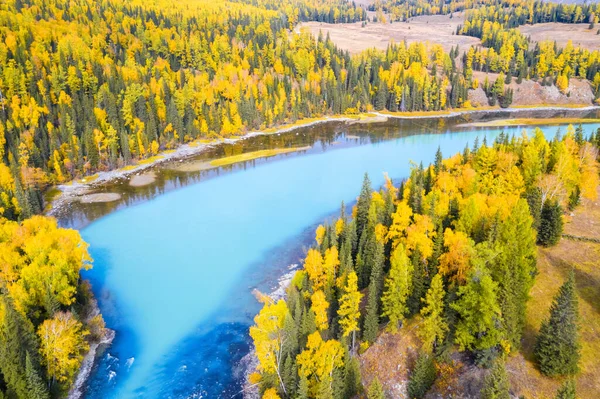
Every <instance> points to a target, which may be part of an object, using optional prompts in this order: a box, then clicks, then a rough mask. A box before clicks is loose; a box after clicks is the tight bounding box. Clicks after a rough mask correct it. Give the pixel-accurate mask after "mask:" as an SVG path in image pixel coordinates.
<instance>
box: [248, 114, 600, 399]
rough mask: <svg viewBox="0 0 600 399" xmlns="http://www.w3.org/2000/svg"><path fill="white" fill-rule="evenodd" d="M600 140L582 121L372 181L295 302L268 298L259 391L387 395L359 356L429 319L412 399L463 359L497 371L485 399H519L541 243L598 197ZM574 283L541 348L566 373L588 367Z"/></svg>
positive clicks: (540, 363) (332, 234)
mask: <svg viewBox="0 0 600 399" xmlns="http://www.w3.org/2000/svg"><path fill="white" fill-rule="evenodd" d="M598 133H600V132H598ZM597 138H598V137H597V134H595V133H594V134H592V135H591V136H590V137H588V138H587V139H584V135H583V131H582V129H580V128H578V129H574V128H573V127H572V126H569V128H568V130H567V132H566V134H565V135H564V136H563V137H561V134H560V130H559V131H558V133H557V135H556V137H554V138H553V139H552V140H550V141H548V140H546V138H545V137H544V136H543V134H542V132H541V131H540V130H539V129H536V130H535V131H534V132H533V135H532V136H531V137H528V136H527V135H526V134H523V136H522V137H512V138H509V137H508V136H506V135H500V136H499V137H498V138H497V139H496V140H495V141H494V143H490V144H488V143H486V142H485V140H484V142H483V143H482V144H481V145H479V144H478V143H477V142H476V143H475V144H474V146H473V147H472V148H468V147H467V148H465V150H464V152H463V153H462V154H460V153H459V154H456V155H454V156H452V157H450V158H447V159H443V157H442V153H441V151H439V150H438V153H437V154H436V160H435V163H434V164H432V165H429V166H428V167H426V168H424V167H423V166H422V165H414V167H413V169H412V172H411V175H410V178H408V179H407V180H405V181H403V182H402V183H401V184H400V186H399V187H396V186H395V185H394V184H393V183H392V181H391V180H390V179H387V183H386V184H385V186H384V187H383V188H382V189H381V190H379V191H373V189H372V188H371V184H370V181H369V178H368V176H365V180H364V183H363V186H362V189H361V192H360V196H359V197H358V201H357V203H356V205H355V206H354V207H353V210H352V215H351V216H350V217H348V216H346V214H345V207H344V205H342V212H341V215H340V217H339V218H338V219H337V220H335V221H334V222H333V223H331V224H327V225H320V226H319V227H318V228H317V230H316V240H315V241H316V243H315V245H314V246H313V247H312V248H310V249H309V250H308V252H307V254H306V258H305V260H304V265H303V268H302V269H301V270H299V271H297V272H296V274H295V276H294V277H293V279H292V281H291V283H290V286H289V287H288V289H287V296H286V299H285V300H278V301H273V300H271V299H270V298H269V297H266V296H261V300H262V301H263V302H264V306H263V308H262V310H261V312H260V313H259V314H258V315H257V316H256V318H255V325H254V326H253V327H251V328H250V335H251V336H252V338H253V340H254V344H255V347H256V356H257V358H258V361H259V363H258V367H257V371H256V372H255V373H254V374H251V375H250V376H249V381H250V383H252V384H257V385H258V386H259V387H260V392H261V394H262V397H263V398H270V399H272V398H322V399H325V398H348V397H353V396H354V395H356V394H359V393H361V392H366V393H367V396H368V397H369V398H373V399H374V398H383V397H384V396H383V395H384V394H383V388H382V387H381V385H380V382H379V380H378V379H377V378H376V377H375V379H374V380H373V382H372V383H371V386H370V387H368V389H366V390H365V389H364V388H363V387H362V384H361V375H360V365H359V356H358V354H359V353H361V352H364V351H368V350H369V347H370V346H371V345H372V344H373V343H374V342H375V341H376V340H377V336H378V334H379V333H380V332H381V330H382V329H385V330H387V331H389V332H391V333H393V334H403V333H404V331H403V330H404V325H405V324H406V323H409V322H411V323H412V322H413V321H416V322H417V323H416V324H415V323H412V324H411V325H412V326H415V325H416V326H417V327H416V328H417V329H418V332H417V335H418V337H419V341H420V354H419V356H418V359H417V361H416V364H415V365H414V367H413V369H412V373H411V377H410V380H409V382H408V385H407V392H408V395H409V397H410V398H422V397H424V395H425V394H426V393H427V391H428V390H429V388H430V387H431V386H432V385H433V383H434V382H435V380H436V378H437V377H438V376H440V374H441V373H444V372H445V370H447V369H448V368H447V367H444V365H445V364H447V363H449V362H450V359H451V356H452V354H453V353H455V352H465V353H467V354H469V355H470V358H471V359H472V360H471V361H472V362H473V363H474V364H475V365H477V366H478V367H481V368H489V369H490V371H489V372H488V373H487V376H486V377H485V380H484V381H483V389H482V391H481V394H482V397H484V398H508V397H509V391H510V386H509V384H508V379H507V376H506V371H505V368H504V367H505V366H504V362H505V359H506V357H507V356H508V355H510V354H511V353H515V352H518V351H519V350H520V345H521V338H522V334H523V330H524V326H525V322H526V320H525V317H526V307H527V302H528V298H529V291H530V289H531V287H532V285H533V283H534V280H535V278H536V274H537V273H538V272H537V267H536V256H537V247H536V244H539V245H542V246H552V245H555V244H556V243H557V242H558V240H559V239H560V237H561V234H562V226H563V220H562V218H563V211H564V210H566V209H573V208H574V207H576V206H577V205H578V203H579V200H580V198H581V197H582V196H583V197H585V198H591V199H595V198H596V196H597V186H598V163H597V158H598V145H599V143H598V141H597ZM574 279H575V276H574V274H573V273H571V274H570V276H569V277H568V278H567V280H566V281H565V283H564V284H563V285H562V287H560V289H559V290H558V292H557V293H556V296H555V299H554V303H553V305H552V307H551V309H550V314H549V315H548V317H547V320H546V321H545V322H543V323H542V326H541V328H540V330H539V333H538V336H537V342H536V345H535V349H534V354H535V359H536V364H537V367H538V368H539V370H540V371H541V372H542V373H543V374H545V375H548V376H552V377H556V376H567V377H569V376H574V375H576V374H577V373H578V371H579V364H578V363H579V357H580V353H579V351H580V344H579V342H578V310H577V294H576V292H575V290H574V284H575V281H574ZM440 378H441V377H440ZM575 389H576V387H575V385H574V383H573V381H571V380H570V379H567V380H566V382H565V385H564V387H563V388H561V390H560V392H559V393H557V395H558V396H557V397H561V398H563V397H569V398H575ZM363 390H364V391H363ZM517 394H518V393H517ZM565 395H567V396H565Z"/></svg>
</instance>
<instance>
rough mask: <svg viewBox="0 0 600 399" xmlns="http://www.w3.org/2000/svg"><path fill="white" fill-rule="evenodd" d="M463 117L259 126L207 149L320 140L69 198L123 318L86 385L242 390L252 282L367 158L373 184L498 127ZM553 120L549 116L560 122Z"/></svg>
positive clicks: (364, 168)
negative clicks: (110, 199)
mask: <svg viewBox="0 0 600 399" xmlns="http://www.w3.org/2000/svg"><path fill="white" fill-rule="evenodd" d="M457 121H459V122H462V121H463V119H459V120H450V121H446V120H441V121H412V122H406V121H405V122H400V121H394V122H390V123H388V124H385V125H379V126H375V125H370V126H347V125H344V124H331V125H327V126H319V127H315V128H311V129H303V130H300V131H296V132H292V133H287V134H282V135H279V136H265V137H262V138H254V139H253V140H249V141H246V142H242V143H238V144H235V145H233V146H229V147H228V146H227V145H225V146H220V147H217V148H215V149H214V150H213V152H215V153H219V154H215V153H213V154H210V153H209V154H202V155H200V156H199V157H200V158H202V159H203V158H207V157H211V156H212V157H214V156H218V155H221V156H222V155H223V154H224V153H226V152H227V151H229V152H231V151H238V152H239V151H241V152H243V151H251V150H253V149H257V148H275V147H289V146H306V145H309V146H310V147H311V149H310V150H308V151H304V152H303V153H299V154H287V155H282V156H278V157H275V158H270V159H268V160H256V161H252V162H248V163H245V164H241V165H234V166H233V167H228V168H222V169H215V170H211V171H201V172H191V173H183V172H177V171H173V170H172V169H169V168H168V167H167V166H165V167H163V168H161V169H160V170H158V171H157V173H158V180H157V182H156V183H155V184H154V185H152V186H149V187H139V188H130V187H128V186H127V185H126V183H125V182H117V183H114V184H111V185H107V186H106V187H103V188H102V190H110V191H115V190H120V191H121V192H122V193H123V194H124V197H123V200H122V201H121V202H119V203H115V204H87V205H83V204H82V205H76V206H74V207H72V209H71V210H70V212H68V213H65V214H63V216H62V218H61V224H63V225H67V226H69V225H70V226H75V227H83V226H85V228H83V230H82V235H83V237H84V239H85V240H86V241H87V242H88V243H90V251H91V254H92V256H93V258H94V260H95V263H94V268H93V270H91V271H89V272H86V273H85V275H84V277H86V278H88V279H90V281H91V282H92V285H93V288H94V292H95V294H96V295H97V297H98V299H99V303H100V307H101V310H102V312H103V315H104V317H105V319H106V322H107V326H108V327H110V328H114V329H116V331H117V338H116V340H115V341H114V343H113V345H112V346H111V347H110V348H108V350H107V351H106V352H105V353H104V354H103V357H102V359H101V361H100V363H99V365H98V366H97V367H96V369H95V371H94V374H93V377H92V379H91V382H90V386H89V389H88V392H87V397H88V398H130V397H144V398H187V397H198V398H200V397H207V398H209V397H210V398H216V397H225V398H229V397H234V396H237V397H241V395H239V392H240V389H241V387H240V380H241V375H242V373H243V370H242V367H241V366H240V365H239V361H240V359H241V358H242V357H243V356H244V355H245V354H246V353H247V352H248V350H249V344H250V342H249V337H248V334H247V330H248V327H249V325H250V324H251V323H252V318H253V316H254V314H256V312H257V310H258V308H259V305H258V303H257V302H256V300H255V299H254V298H253V296H252V290H253V289H254V288H258V289H260V290H262V291H270V290H271V289H273V287H274V286H275V285H276V284H277V278H278V276H280V275H282V274H284V273H285V272H286V271H288V270H289V267H290V265H291V264H294V263H296V264H297V263H298V262H299V261H300V259H301V258H302V257H303V253H304V249H305V247H306V246H307V245H309V243H310V241H311V240H312V239H313V237H314V233H313V231H314V230H313V229H314V227H315V225H316V224H318V223H319V222H321V221H322V220H323V219H324V218H328V217H332V215H333V213H334V212H336V210H337V209H339V205H340V202H341V201H342V200H344V201H346V202H347V203H349V202H353V201H354V200H355V198H356V195H357V193H358V191H359V189H360V185H361V182H362V178H363V175H364V173H365V172H367V173H369V175H370V177H371V180H372V181H373V184H374V186H375V187H377V186H379V185H381V184H382V183H383V181H384V180H383V179H384V178H383V173H384V172H387V173H388V174H389V175H390V176H391V177H392V178H395V179H401V178H404V177H406V176H407V175H408V174H409V170H410V169H409V168H410V161H413V162H416V163H419V162H423V163H425V164H427V163H429V162H431V161H432V160H433V156H434V154H435V151H436V150H437V148H438V147H441V148H442V151H443V153H444V155H445V156H448V155H451V154H453V153H455V152H458V151H462V150H463V148H464V147H465V145H472V143H473V141H474V139H475V137H479V138H480V140H482V139H483V137H485V138H486V140H487V141H488V143H491V142H492V140H494V138H495V137H497V135H498V134H500V132H501V131H502V129H465V128H456V127H454V126H455V125H456V123H457ZM598 127H600V125H596V124H587V125H585V131H586V133H589V132H591V129H594V130H595V129H597V128H598ZM556 129H557V128H556V127H544V128H543V130H544V131H545V133H546V134H547V135H551V136H552V135H554V134H555V132H556ZM563 131H564V127H563ZM504 133H507V134H517V135H518V134H521V128H506V129H504ZM235 146H238V148H237V149H236V147H235ZM190 183H194V184H190ZM104 214H107V215H106V216H103V217H101V216H102V215H104ZM90 222H92V223H91V224H90Z"/></svg>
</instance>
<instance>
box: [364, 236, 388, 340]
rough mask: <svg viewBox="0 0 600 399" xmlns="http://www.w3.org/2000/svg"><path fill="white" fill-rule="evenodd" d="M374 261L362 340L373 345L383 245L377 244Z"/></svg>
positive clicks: (377, 326) (380, 283)
mask: <svg viewBox="0 0 600 399" xmlns="http://www.w3.org/2000/svg"><path fill="white" fill-rule="evenodd" d="M375 258H376V259H375V261H374V264H373V269H372V270H371V281H370V283H369V293H368V298H367V313H366V316H365V322H364V328H363V332H364V339H365V340H366V341H367V342H370V343H373V342H375V340H376V339H377V333H378V331H379V301H380V297H381V289H382V285H383V262H384V258H383V245H382V244H381V243H380V242H377V250H376V253H375Z"/></svg>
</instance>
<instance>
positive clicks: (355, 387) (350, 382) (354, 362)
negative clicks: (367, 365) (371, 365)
mask: <svg viewBox="0 0 600 399" xmlns="http://www.w3.org/2000/svg"><path fill="white" fill-rule="evenodd" d="M344 367H345V369H346V373H345V377H346V384H345V393H344V397H346V398H352V397H354V395H357V394H359V393H360V392H361V391H362V389H363V388H362V383H361V378H360V364H359V362H358V359H357V358H356V357H353V356H346V364H345V365H344Z"/></svg>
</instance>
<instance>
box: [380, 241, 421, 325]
mask: <svg viewBox="0 0 600 399" xmlns="http://www.w3.org/2000/svg"><path fill="white" fill-rule="evenodd" d="M390 263H391V267H390V273H389V276H388V277H387V278H386V280H385V292H384V294H383V297H382V298H381V301H382V306H383V315H384V316H387V317H388V318H389V319H390V324H389V326H390V330H391V331H392V332H396V331H397V329H398V324H399V323H401V322H402V321H403V320H404V317H405V316H406V314H407V312H408V306H407V304H406V301H407V300H408V296H409V294H410V292H411V282H412V274H413V273H412V268H413V266H412V263H411V262H410V260H409V259H408V256H407V255H406V251H405V250H404V246H403V245H402V244H399V245H398V246H397V247H396V248H395V249H394V250H393V252H392V255H391V259H390Z"/></svg>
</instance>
